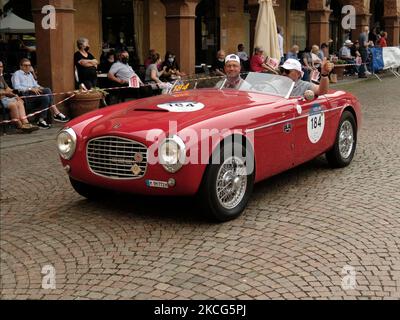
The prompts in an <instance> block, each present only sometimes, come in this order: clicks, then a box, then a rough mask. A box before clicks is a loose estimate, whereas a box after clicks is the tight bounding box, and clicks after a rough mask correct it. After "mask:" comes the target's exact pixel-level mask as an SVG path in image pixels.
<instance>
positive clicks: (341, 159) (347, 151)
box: [326, 111, 357, 168]
mask: <svg viewBox="0 0 400 320" xmlns="http://www.w3.org/2000/svg"><path fill="white" fill-rule="evenodd" d="M356 144H357V124H356V120H355V119H354V116H353V114H352V113H351V112H350V111H345V112H343V114H342V116H341V118H340V121H339V127H338V130H337V133H336V140H335V144H334V145H333V147H332V149H331V150H329V151H328V152H327V153H326V159H327V160H328V162H329V164H330V165H331V167H333V168H343V167H346V166H348V165H349V164H350V163H351V161H352V160H353V157H354V153H355V151H356Z"/></svg>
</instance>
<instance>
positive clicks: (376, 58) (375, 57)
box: [370, 48, 385, 72]
mask: <svg viewBox="0 0 400 320" xmlns="http://www.w3.org/2000/svg"><path fill="white" fill-rule="evenodd" d="M370 50H371V52H372V70H373V71H374V72H376V71H379V70H383V68H384V66H385V65H384V63H383V55H382V48H371V49H370Z"/></svg>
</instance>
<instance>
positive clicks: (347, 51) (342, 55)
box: [339, 40, 358, 74]
mask: <svg viewBox="0 0 400 320" xmlns="http://www.w3.org/2000/svg"><path fill="white" fill-rule="evenodd" d="M352 46H353V42H351V40H346V41H345V42H344V44H343V47H341V48H340V50H339V59H342V60H344V61H346V63H347V64H351V65H352V66H348V67H349V68H347V69H348V70H349V72H350V74H356V73H358V70H357V68H356V66H355V64H356V60H355V57H353V56H352V55H351V47H352Z"/></svg>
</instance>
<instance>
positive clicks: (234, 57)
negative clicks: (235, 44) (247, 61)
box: [225, 54, 240, 64]
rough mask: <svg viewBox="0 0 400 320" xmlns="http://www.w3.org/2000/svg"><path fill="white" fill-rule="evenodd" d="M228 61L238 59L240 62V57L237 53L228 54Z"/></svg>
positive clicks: (226, 59)
mask: <svg viewBox="0 0 400 320" xmlns="http://www.w3.org/2000/svg"><path fill="white" fill-rule="evenodd" d="M228 61H236V62H237V63H239V64H240V58H239V57H238V56H237V55H236V54H228V55H227V56H226V58H225V63H227V62H228Z"/></svg>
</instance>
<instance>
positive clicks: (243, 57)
mask: <svg viewBox="0 0 400 320" xmlns="http://www.w3.org/2000/svg"><path fill="white" fill-rule="evenodd" d="M237 48H238V52H237V56H238V57H239V59H240V64H241V66H243V70H244V71H249V70H250V60H249V56H248V55H247V52H246V51H244V45H243V44H242V43H241V44H239V45H238V47H237ZM225 63H226V62H225Z"/></svg>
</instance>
